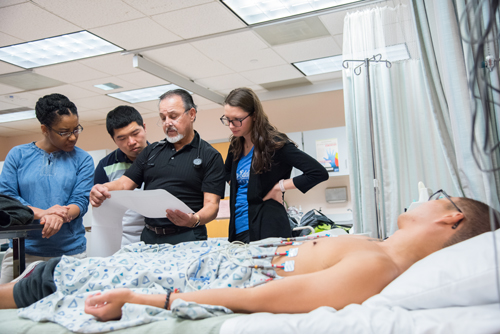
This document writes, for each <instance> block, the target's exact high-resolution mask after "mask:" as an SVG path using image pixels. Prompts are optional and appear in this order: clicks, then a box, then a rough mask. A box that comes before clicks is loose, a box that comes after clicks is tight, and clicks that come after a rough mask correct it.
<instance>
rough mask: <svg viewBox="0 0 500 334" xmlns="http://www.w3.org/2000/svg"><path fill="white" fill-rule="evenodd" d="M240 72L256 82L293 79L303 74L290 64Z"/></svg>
mask: <svg viewBox="0 0 500 334" xmlns="http://www.w3.org/2000/svg"><path fill="white" fill-rule="evenodd" d="M240 74H241V75H242V76H244V77H245V78H247V79H248V80H250V81H252V82H253V83H256V84H262V83H267V82H273V81H281V80H288V79H295V78H301V77H303V76H304V75H303V74H302V73H300V72H299V71H298V70H297V69H296V68H295V67H293V66H292V65H280V66H275V67H266V68H261V69H258V70H252V71H246V72H240Z"/></svg>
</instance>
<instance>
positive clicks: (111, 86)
mask: <svg viewBox="0 0 500 334" xmlns="http://www.w3.org/2000/svg"><path fill="white" fill-rule="evenodd" d="M94 87H96V88H100V89H102V90H112V89H118V88H122V86H118V85H115V84H114V83H112V82H108V83H105V84H100V85H94Z"/></svg>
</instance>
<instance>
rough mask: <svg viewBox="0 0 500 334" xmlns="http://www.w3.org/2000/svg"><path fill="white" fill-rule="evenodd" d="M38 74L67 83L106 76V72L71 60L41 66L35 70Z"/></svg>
mask: <svg viewBox="0 0 500 334" xmlns="http://www.w3.org/2000/svg"><path fill="white" fill-rule="evenodd" d="M34 71H35V72H36V73H38V74H42V75H45V76H47V77H49V78H53V79H56V80H60V81H63V82H66V83H76V82H82V81H88V80H92V79H97V78H105V77H107V76H108V75H107V74H106V73H103V72H100V71H97V70H94V69H92V68H90V67H88V66H85V65H83V64H80V63H79V62H69V63H62V64H57V65H51V66H45V67H39V68H37V69H35V70H34Z"/></svg>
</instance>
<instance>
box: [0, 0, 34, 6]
mask: <svg viewBox="0 0 500 334" xmlns="http://www.w3.org/2000/svg"><path fill="white" fill-rule="evenodd" d="M23 2H29V0H2V1H1V2H0V8H2V7H7V6H12V5H17V4H20V3H23Z"/></svg>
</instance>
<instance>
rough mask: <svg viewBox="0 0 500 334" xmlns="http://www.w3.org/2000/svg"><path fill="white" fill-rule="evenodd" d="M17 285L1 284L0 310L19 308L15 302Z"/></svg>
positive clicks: (13, 283)
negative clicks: (15, 287) (15, 286)
mask: <svg viewBox="0 0 500 334" xmlns="http://www.w3.org/2000/svg"><path fill="white" fill-rule="evenodd" d="M15 284H16V283H15V282H12V283H6V284H0V309H2V310H4V309H7V308H17V305H16V303H15V302H14V285H15Z"/></svg>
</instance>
